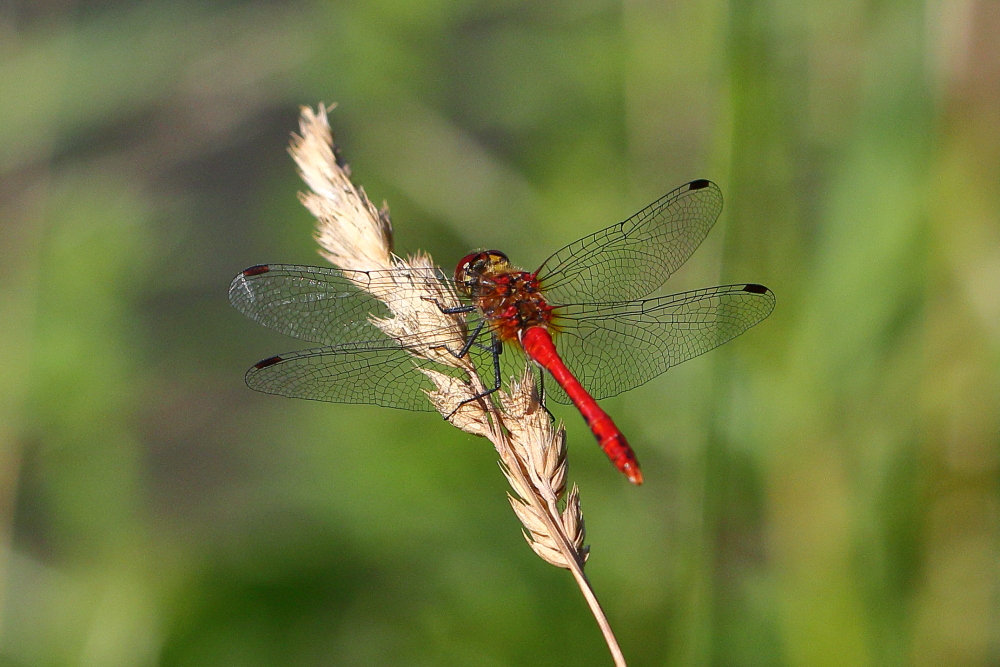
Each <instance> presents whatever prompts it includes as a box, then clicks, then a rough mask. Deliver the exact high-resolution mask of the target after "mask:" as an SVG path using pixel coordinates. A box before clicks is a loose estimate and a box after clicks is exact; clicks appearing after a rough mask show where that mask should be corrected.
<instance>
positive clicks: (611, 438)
mask: <svg viewBox="0 0 1000 667" xmlns="http://www.w3.org/2000/svg"><path fill="white" fill-rule="evenodd" d="M521 346H522V347H523V348H524V351H525V352H526V353H527V354H528V356H529V357H531V358H532V359H534V360H535V361H537V362H538V363H539V364H541V365H542V367H543V368H545V370H547V371H548V372H549V373H551V374H552V377H553V378H555V381H556V382H558V383H559V386H560V387H562V388H563V391H565V392H566V395H567V396H569V398H570V400H571V401H573V405H575V406H576V408H577V409H578V410H579V411H580V414H581V415H583V419H584V421H586V422H587V426H589V427H590V430H591V432H592V433H593V434H594V437H595V438H597V443H598V444H599V445H600V446H601V449H603V450H604V453H605V454H607V455H608V458H609V459H611V462H612V463H614V464H615V467H617V468H618V469H619V470H621V471H622V472H623V473H625V476H626V477H628V481H630V482H632V483H633V484H637V485H638V484H642V472H641V471H640V470H639V461H638V460H637V459H636V458H635V452H633V451H632V448H631V447H630V446H629V444H628V441H627V440H626V439H625V436H624V435H622V432H621V431H620V430H619V429H618V427H617V426H615V423H614V422H613V421H612V420H611V417H609V416H608V413H606V412H605V411H604V410H602V409H601V407H600V406H599V405H598V404H597V401H595V400H594V398H593V397H592V396H591V395H590V394H588V393H587V390H586V389H584V388H583V385H582V384H580V381H579V380H577V379H576V378H575V377H574V376H573V374H572V373H571V372H570V370H569V369H568V368H566V364H564V363H563V361H562V359H560V358H559V354H558V353H557V352H556V346H555V344H554V343H553V342H552V335H551V334H550V333H549V332H548V330H547V329H545V328H544V327H540V326H533V327H528V328H527V329H525V330H524V333H523V334H522V335H521Z"/></svg>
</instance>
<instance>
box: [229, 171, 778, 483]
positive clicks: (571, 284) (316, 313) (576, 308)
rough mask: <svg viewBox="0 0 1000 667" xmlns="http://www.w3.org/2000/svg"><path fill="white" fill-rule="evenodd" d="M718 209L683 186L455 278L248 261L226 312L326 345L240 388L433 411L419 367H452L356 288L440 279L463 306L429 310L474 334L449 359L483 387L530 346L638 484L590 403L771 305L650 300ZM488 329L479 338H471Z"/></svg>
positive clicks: (472, 263)
mask: <svg viewBox="0 0 1000 667" xmlns="http://www.w3.org/2000/svg"><path fill="white" fill-rule="evenodd" d="M721 211H722V193H721V192H720V191H719V188H718V186H716V185H715V184H714V183H712V182H711V181H707V180H696V181H692V182H690V183H688V184H686V185H683V186H681V187H679V188H677V189H676V190H674V191H672V192H670V193H668V194H666V195H664V196H663V197H661V198H660V199H658V200H657V201H655V202H653V203H652V204H650V205H649V206H647V207H646V208H644V209H643V210H641V211H639V212H638V213H636V214H635V215H633V216H632V217H630V218H628V219H627V220H625V221H624V222H621V223H619V224H617V225H612V226H611V227H608V228H606V229H603V230H601V231H599V232H596V233H594V234H591V235H590V236H586V237H584V238H582V239H580V240H578V241H576V242H574V243H571V244H569V245H568V246H566V247H564V248H562V249H561V250H559V251H558V252H556V253H555V254H553V255H552V256H551V257H549V258H548V259H546V260H545V261H544V262H542V265H541V266H540V267H539V268H538V269H537V270H535V271H534V272H531V273H528V272H525V271H520V270H518V269H516V268H514V267H513V266H512V265H511V263H510V262H509V260H508V259H507V256H506V255H504V254H503V253H501V252H499V251H496V250H487V251H480V252H475V253H472V254H470V255H468V256H466V257H465V258H463V259H462V261H461V262H459V264H458V267H457V269H456V270H455V275H454V278H448V277H446V276H444V275H443V274H442V273H441V272H440V270H438V269H426V270H422V269H417V268H412V267H406V268H404V267H400V268H396V269H383V270H374V271H348V270H342V269H334V268H320V267H311V266H291V265H286V264H267V265H259V266H253V267H250V268H248V269H246V270H245V271H243V272H242V273H240V274H239V275H237V276H236V278H235V279H234V280H233V282H232V284H231V285H230V288H229V300H230V301H231V302H232V304H233V306H235V307H236V309H237V310H239V311H240V312H242V313H243V314H245V315H247V316H248V317H250V318H252V319H254V320H256V321H257V322H259V323H261V324H263V325H264V326H267V327H269V328H271V329H275V330H277V331H280V332H281V333H284V334H287V335H289V336H293V337H295V338H299V339H303V340H307V341H311V342H314V343H319V344H321V345H323V347H319V348H315V349H310V350H301V351H298V352H292V353H289V354H282V355H279V356H275V357H270V358H268V359H265V360H263V361H261V362H259V363H257V364H256V365H254V366H253V367H252V368H251V369H250V370H249V371H248V372H247V375H246V382H247V385H248V386H249V387H250V388H251V389H254V390H257V391H262V392H266V393H270V394H280V395H282V396H291V397H295V398H307V399H312V400H320V401H331V402H335V403H372V404H376V405H382V406H387V407H393V408H402V409H407V410H433V408H432V406H431V404H430V402H429V401H428V399H427V396H426V394H425V391H426V390H432V389H434V385H433V384H432V383H431V381H430V380H429V379H428V378H427V377H426V375H424V374H423V373H421V372H419V371H418V370H417V367H418V366H426V367H433V368H435V369H436V370H438V371H441V372H453V370H454V369H449V368H448V367H446V366H444V365H442V364H438V363H435V362H433V361H430V360H427V359H418V358H416V357H414V356H413V355H412V354H411V353H410V350H411V349H413V348H414V347H415V343H410V342H408V341H407V340H405V339H399V338H392V337H389V336H388V335H387V334H385V333H384V332H383V331H382V330H381V329H379V328H378V327H377V326H375V325H374V324H372V321H371V320H372V317H377V318H387V317H391V313H390V312H389V310H388V309H387V308H386V306H385V304H383V303H382V302H381V301H379V300H377V299H376V298H375V297H373V296H372V295H371V294H369V293H368V292H367V291H365V290H362V289H359V287H358V285H370V286H376V287H377V286H378V285H379V284H380V283H381V284H383V285H385V284H392V285H398V284H399V283H400V282H407V281H408V282H410V283H419V282H421V281H432V282H436V283H438V284H440V283H441V282H449V280H450V281H451V286H452V287H453V288H454V291H455V292H456V293H457V294H458V295H459V296H460V297H461V300H462V305H460V306H458V307H450V308H445V307H444V306H441V305H439V308H441V310H442V311H443V312H447V313H464V314H465V315H466V327H467V332H471V333H468V335H467V338H466V340H465V342H464V344H462V345H461V346H460V348H461V349H459V350H457V351H453V352H452V354H454V355H455V356H464V355H467V354H468V355H472V357H473V358H474V361H475V362H476V366H477V367H488V365H489V364H492V367H493V369H494V376H495V377H494V384H493V386H492V387H491V388H490V389H488V390H487V391H486V392H485V393H484V394H483V395H484V396H485V395H486V394H489V393H492V392H494V391H496V390H497V389H499V388H500V386H501V381H502V378H503V377H504V375H505V369H506V370H513V369H515V368H516V367H517V366H516V365H515V364H519V365H520V367H521V368H523V367H524V366H523V364H524V356H523V355H524V354H527V356H528V357H529V358H530V359H532V360H533V361H534V362H535V363H536V364H537V366H540V367H541V368H544V369H545V370H546V371H548V372H549V373H550V374H551V375H552V377H553V379H554V380H555V382H556V384H557V385H558V386H557V387H551V388H549V389H548V394H549V395H550V396H552V397H553V398H554V399H555V400H556V401H559V402H562V403H573V404H574V405H575V406H576V407H577V408H578V409H579V411H580V413H581V414H582V415H583V418H584V419H585V420H586V422H587V424H588V426H589V427H590V429H591V431H592V432H593V433H594V436H595V437H596V438H597V441H598V443H599V445H600V447H601V449H603V450H604V452H605V453H606V454H607V456H608V458H609V459H611V461H612V463H614V464H615V466H616V467H617V468H618V469H619V470H621V471H622V472H623V473H625V475H626V477H628V479H629V481H630V482H632V483H633V484H641V483H642V473H641V472H640V469H639V463H638V461H637V460H636V457H635V454H634V453H633V451H632V448H631V447H630V446H629V444H628V441H627V440H626V439H625V436H624V435H622V433H621V431H620V430H619V429H618V427H617V426H616V425H615V423H614V422H613V421H612V420H611V417H609V416H608V414H607V413H606V412H604V410H602V409H601V408H600V407H599V406H598V404H597V402H596V400H595V399H601V398H607V397H610V396H615V395H617V394H620V393H622V392H624V391H628V390H629V389H633V388H635V387H638V386H639V385H641V384H644V383H646V382H648V381H649V380H651V379H653V378H655V377H656V376H658V375H660V374H661V373H663V372H664V371H666V370H667V369H668V368H670V367H671V366H675V365H677V364H679V363H681V362H682V361H686V360H688V359H691V358H692V357H696V356H698V355H699V354H702V353H704V352H707V351H708V350H711V349H712V348H715V347H717V346H719V345H721V344H723V343H725V342H726V341H729V340H731V339H733V338H735V337H736V336H738V335H740V334H741V333H743V332H744V331H746V330H747V329H749V328H750V327H752V326H754V325H755V324H757V323H758V322H760V321H761V320H763V319H764V318H765V317H767V316H768V315H769V314H770V313H771V311H772V310H773V309H774V302H775V300H774V294H773V293H772V292H771V291H770V290H769V289H767V288H766V287H764V286H763V285H757V284H754V283H749V284H747V283H744V284H739V285H723V286H721V287H710V288H707V289H700V290H695V291H692V292H684V293H681V294H673V295H669V296H659V297H652V298H646V297H649V295H650V294H651V293H652V292H654V291H655V290H656V289H657V288H659V287H660V286H661V285H662V284H663V283H664V282H665V281H666V279H667V278H668V277H669V276H670V275H671V274H672V273H673V272H674V271H675V270H677V269H678V268H679V267H680V266H681V265H682V264H683V263H684V262H685V261H686V260H687V258H688V257H690V256H691V254H692V253H693V252H694V251H695V249H696V248H697V247H698V246H699V245H700V244H701V242H702V240H703V239H704V238H705V236H706V235H707V234H708V232H709V230H710V229H711V228H712V225H713V224H715V221H716V219H717V218H718V217H719V214H720V213H721ZM403 274H405V275H403ZM402 279H405V280H402ZM375 291H376V292H377V291H378V290H375ZM484 331H486V332H488V337H489V339H490V342H489V343H482V342H479V339H480V338H484V336H483V332H484ZM553 334H554V337H555V341H553ZM511 350H513V351H514V353H513V354H508V353H507V352H508V351H511ZM449 351H451V350H449ZM501 352H504V354H503V355H501ZM452 374H454V373H452ZM543 375H544V374H543ZM543 379H544V378H543V377H540V378H539V380H540V381H541V380H543ZM542 386H544V385H542ZM477 398H479V397H477Z"/></svg>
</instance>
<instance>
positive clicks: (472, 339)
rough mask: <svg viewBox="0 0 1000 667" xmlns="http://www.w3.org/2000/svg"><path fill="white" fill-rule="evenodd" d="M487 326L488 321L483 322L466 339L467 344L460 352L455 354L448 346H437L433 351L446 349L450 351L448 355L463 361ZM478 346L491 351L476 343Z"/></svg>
mask: <svg viewBox="0 0 1000 667" xmlns="http://www.w3.org/2000/svg"><path fill="white" fill-rule="evenodd" d="M485 325H486V320H483V321H481V322H480V323H479V324H477V325H476V328H475V330H473V332H472V333H471V334H469V337H468V338H466V339H465V343H464V344H463V345H462V349H460V350H459V351H458V352H455V351H454V350H452V349H451V348H450V347H448V346H447V345H435V346H434V347H432V348H431V349H432V350H440V349H442V348H444V349H445V350H447V351H448V354H450V355H451V356H453V357H455V358H456V359H461V358H462V357H464V356H465V355H467V354H468V353H469V349H470V348H471V347H472V345H473V343H476V339H477V338H479V334H480V333H482V331H483V327H484V326H485ZM476 344H477V345H479V346H480V347H482V348H483V349H486V350H488V349H490V348H489V347H485V346H483V345H482V344H481V343H476Z"/></svg>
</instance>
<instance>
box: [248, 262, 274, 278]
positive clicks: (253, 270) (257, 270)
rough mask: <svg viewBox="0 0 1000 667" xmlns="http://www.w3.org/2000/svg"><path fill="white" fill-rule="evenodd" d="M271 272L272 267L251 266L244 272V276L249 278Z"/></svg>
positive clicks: (264, 265) (262, 265) (265, 265)
mask: <svg viewBox="0 0 1000 667" xmlns="http://www.w3.org/2000/svg"><path fill="white" fill-rule="evenodd" d="M270 270H271V267H270V266H268V265H267V264H258V265H257V266H251V267H250V268H249V269H244V270H243V275H244V276H245V277H247V278H249V277H250V276H259V275H260V274H262V273H267V272H268V271H270Z"/></svg>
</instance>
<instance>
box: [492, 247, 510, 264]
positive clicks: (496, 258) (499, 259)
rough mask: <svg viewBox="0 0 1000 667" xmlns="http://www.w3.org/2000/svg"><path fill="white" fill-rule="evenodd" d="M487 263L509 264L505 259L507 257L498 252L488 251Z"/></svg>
mask: <svg viewBox="0 0 1000 667" xmlns="http://www.w3.org/2000/svg"><path fill="white" fill-rule="evenodd" d="M488 254H489V256H490V257H489V261H490V263H491V264H510V260H509V259H507V255H505V254H503V253H502V252H500V251H499V250H490V251H489V253H488Z"/></svg>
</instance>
